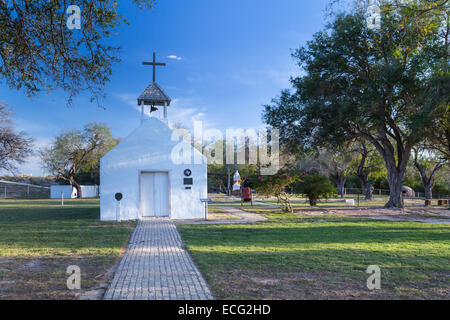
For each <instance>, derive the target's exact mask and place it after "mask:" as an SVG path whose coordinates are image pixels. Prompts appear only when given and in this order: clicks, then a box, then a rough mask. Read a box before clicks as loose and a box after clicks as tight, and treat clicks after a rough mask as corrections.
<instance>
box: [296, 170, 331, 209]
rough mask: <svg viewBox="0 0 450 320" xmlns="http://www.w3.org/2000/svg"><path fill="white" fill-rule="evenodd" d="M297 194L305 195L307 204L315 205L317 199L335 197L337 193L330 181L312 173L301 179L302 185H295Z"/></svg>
mask: <svg viewBox="0 0 450 320" xmlns="http://www.w3.org/2000/svg"><path fill="white" fill-rule="evenodd" d="M296 189H297V190H296V191H297V192H299V193H302V194H305V195H306V196H307V197H308V199H309V204H310V205H312V206H315V205H317V201H318V200H319V199H328V198H330V197H333V196H336V194H337V191H336V188H335V187H334V186H333V184H332V183H331V181H330V180H328V178H327V177H324V176H323V175H321V174H319V173H317V172H312V173H309V174H306V175H305V176H304V177H303V183H300V184H297V188H296Z"/></svg>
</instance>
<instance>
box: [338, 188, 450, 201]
mask: <svg viewBox="0 0 450 320" xmlns="http://www.w3.org/2000/svg"><path fill="white" fill-rule="evenodd" d="M344 192H345V195H346V196H347V195H348V196H357V195H362V194H363V190H362V189H358V188H345V191H344ZM389 194H390V192H389V189H387V190H386V189H374V191H373V195H374V196H386V197H388V196H389ZM432 196H433V199H436V200H439V199H450V195H449V194H438V193H433V194H432ZM404 198H405V199H411V200H425V193H424V192H416V191H414V195H405V197H404Z"/></svg>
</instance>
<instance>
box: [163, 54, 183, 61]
mask: <svg viewBox="0 0 450 320" xmlns="http://www.w3.org/2000/svg"><path fill="white" fill-rule="evenodd" d="M166 58H168V59H172V60H177V61H181V60H183V58H182V57H178V56H176V55H173V54H171V55H168V56H167V57H166Z"/></svg>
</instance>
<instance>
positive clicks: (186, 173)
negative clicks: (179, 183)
mask: <svg viewBox="0 0 450 320" xmlns="http://www.w3.org/2000/svg"><path fill="white" fill-rule="evenodd" d="M191 174H192V171H191V170H189V169H186V170H184V175H185V176H186V177H190V176H191Z"/></svg>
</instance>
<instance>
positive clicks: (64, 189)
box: [50, 185, 99, 199]
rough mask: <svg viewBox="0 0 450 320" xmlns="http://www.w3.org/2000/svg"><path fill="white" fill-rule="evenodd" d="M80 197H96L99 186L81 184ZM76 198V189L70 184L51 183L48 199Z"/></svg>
mask: <svg viewBox="0 0 450 320" xmlns="http://www.w3.org/2000/svg"><path fill="white" fill-rule="evenodd" d="M81 197H82V198H83V199H86V198H98V197H99V188H98V186H81ZM61 198H64V199H76V198H77V189H75V187H72V186H64V185H53V186H51V187H50V199H61Z"/></svg>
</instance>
